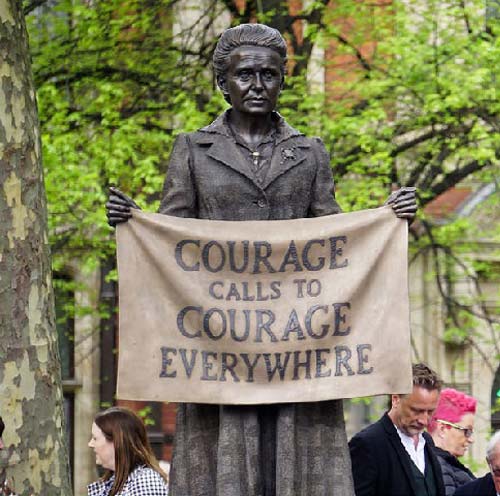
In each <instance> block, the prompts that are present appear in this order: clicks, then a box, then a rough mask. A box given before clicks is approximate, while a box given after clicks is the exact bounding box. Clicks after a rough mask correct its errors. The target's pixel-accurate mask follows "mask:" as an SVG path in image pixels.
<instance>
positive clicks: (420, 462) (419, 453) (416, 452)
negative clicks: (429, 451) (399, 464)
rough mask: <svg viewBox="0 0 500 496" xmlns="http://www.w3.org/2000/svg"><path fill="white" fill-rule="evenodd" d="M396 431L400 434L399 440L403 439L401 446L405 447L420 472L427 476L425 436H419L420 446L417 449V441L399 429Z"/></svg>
mask: <svg viewBox="0 0 500 496" xmlns="http://www.w3.org/2000/svg"><path fill="white" fill-rule="evenodd" d="M394 427H396V426H394ZM396 431H397V432H398V435H399V439H401V444H402V445H403V446H404V448H405V450H406V452H407V453H408V455H410V458H411V460H412V462H413V463H414V464H415V465H416V466H417V468H418V469H419V470H420V472H422V474H425V452H424V447H425V439H424V436H422V433H420V434H419V435H418V444H417V447H416V448H415V441H414V440H413V438H412V437H410V436H407V435H406V434H405V433H404V432H401V431H400V430H399V429H398V428H397V427H396Z"/></svg>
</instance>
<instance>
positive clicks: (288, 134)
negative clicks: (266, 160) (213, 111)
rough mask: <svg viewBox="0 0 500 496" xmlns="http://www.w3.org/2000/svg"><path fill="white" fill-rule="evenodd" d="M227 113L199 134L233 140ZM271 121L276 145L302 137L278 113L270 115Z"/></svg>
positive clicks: (227, 111)
mask: <svg viewBox="0 0 500 496" xmlns="http://www.w3.org/2000/svg"><path fill="white" fill-rule="evenodd" d="M229 112H231V109H228V110H226V111H225V112H224V113H223V114H221V115H219V117H217V119H215V121H213V122H212V124H209V125H208V126H205V127H203V128H201V129H200V132H202V133H209V134H219V135H222V136H226V137H228V138H230V139H234V138H233V135H232V133H231V130H230V129H229V125H228V123H227V117H228V114H229ZM272 119H273V120H275V122H276V131H277V134H276V144H278V143H280V142H282V141H285V140H287V139H289V138H292V137H294V136H303V134H302V133H301V132H299V131H297V130H296V129H294V128H293V127H292V126H290V125H289V124H287V122H286V121H285V119H284V118H283V117H282V116H281V115H280V114H279V113H278V112H273V113H272Z"/></svg>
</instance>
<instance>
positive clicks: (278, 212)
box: [106, 24, 417, 496]
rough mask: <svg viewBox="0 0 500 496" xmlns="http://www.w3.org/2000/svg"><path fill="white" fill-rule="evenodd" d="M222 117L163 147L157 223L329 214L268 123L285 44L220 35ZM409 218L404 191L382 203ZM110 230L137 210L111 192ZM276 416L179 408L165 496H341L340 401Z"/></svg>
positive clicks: (303, 143)
mask: <svg viewBox="0 0 500 496" xmlns="http://www.w3.org/2000/svg"><path fill="white" fill-rule="evenodd" d="M213 62H214V67H215V73H216V77H217V83H218V85H219V87H220V89H221V90H222V92H223V93H224V97H225V98H226V100H227V101H228V102H229V103H230V104H231V108H230V109H229V110H227V111H226V112H225V113H224V114H222V115H221V116H219V117H218V118H217V119H216V120H215V121H214V122H213V123H212V124H210V125H209V126H207V127H204V128H202V129H200V130H199V131H196V132H194V133H189V134H182V135H180V136H179V137H178V139H177V141H176V142H175V145H174V149H173V151H172V155H171V158H170V163H169V166H168V172H167V178H166V180H165V186H164V190H163V197H162V201H161V206H160V210H159V211H160V213H163V214H167V215H174V216H178V217H195V218H200V219H211V220H232V221H247V220H268V219H297V218H305V217H317V216H322V215H330V214H336V213H339V212H340V208H339V206H338V204H337V203H336V201H335V196H334V184H333V179H332V172H331V169H330V163H329V157H328V154H327V152H326V150H325V147H324V145H323V143H322V142H321V140H320V139H318V138H313V139H311V138H306V137H305V136H304V135H303V134H302V133H300V132H298V131H297V130H295V129H293V128H292V127H291V126H289V125H288V124H287V123H286V122H285V120H284V119H283V118H282V117H281V116H280V115H279V114H278V113H276V112H275V107H276V103H277V100H278V96H279V94H280V91H281V89H282V88H283V83H284V77H285V65H286V43H285V41H284V39H283V37H282V36H281V34H280V33H279V32H278V31H277V30H275V29H272V28H270V27H268V26H264V25H261V24H243V25H240V26H237V27H235V28H231V29H228V30H226V31H225V32H224V33H223V34H222V36H221V38H220V40H219V42H218V44H217V47H216V49H215V52H214V57H213ZM387 203H388V204H391V205H392V207H393V209H394V211H395V213H396V215H397V216H398V217H402V218H406V219H409V220H411V219H413V217H414V215H415V212H416V209H417V206H416V200H415V190H414V189H413V188H403V189H401V190H398V191H397V192H395V193H393V194H392V195H391V196H390V197H389V199H388V200H387ZM106 207H107V214H108V221H109V223H110V225H112V226H114V225H116V224H117V223H120V222H124V221H126V220H128V219H129V218H130V216H131V213H130V209H131V208H138V207H137V205H136V204H135V203H134V202H133V201H132V200H131V199H130V198H128V197H127V196H126V195H124V194H123V193H121V192H120V191H119V190H117V189H115V188H112V189H111V195H110V198H109V201H108V203H107V204H106ZM297 400H298V402H297V403H292V404H276V405H257V406H255V405H251V406H246V405H245V406H229V405H202V404H179V405H178V411H177V426H176V433H175V442H174V455H173V460H172V469H171V474H170V480H171V494H172V496H201V495H203V496H257V495H259V496H274V495H279V496H299V495H307V496H320V495H321V496H324V495H335V496H353V495H354V490H353V486H352V477H351V465H350V458H349V451H348V448H347V437H346V433H345V428H344V418H343V411H342V401H341V400H333V401H323V402H317V403H300V392H299V391H298V392H297Z"/></svg>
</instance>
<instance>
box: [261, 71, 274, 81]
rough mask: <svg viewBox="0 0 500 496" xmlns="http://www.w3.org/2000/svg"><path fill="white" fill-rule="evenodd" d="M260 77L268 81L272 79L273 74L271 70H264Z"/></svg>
mask: <svg viewBox="0 0 500 496" xmlns="http://www.w3.org/2000/svg"><path fill="white" fill-rule="evenodd" d="M262 76H263V77H264V79H266V80H267V81H270V80H272V79H273V78H274V72H273V71H271V70H265V71H264V72H263V73H262Z"/></svg>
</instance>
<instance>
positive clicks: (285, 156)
mask: <svg viewBox="0 0 500 496" xmlns="http://www.w3.org/2000/svg"><path fill="white" fill-rule="evenodd" d="M286 160H295V149H294V148H282V150H281V163H284V162H285V161H286Z"/></svg>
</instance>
